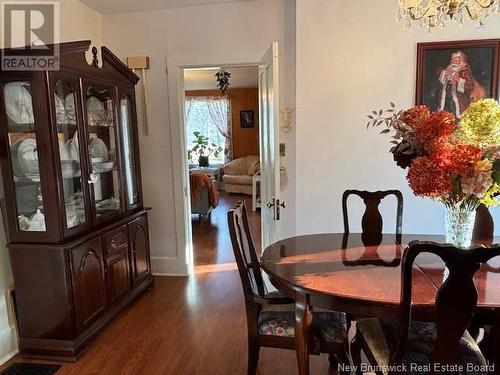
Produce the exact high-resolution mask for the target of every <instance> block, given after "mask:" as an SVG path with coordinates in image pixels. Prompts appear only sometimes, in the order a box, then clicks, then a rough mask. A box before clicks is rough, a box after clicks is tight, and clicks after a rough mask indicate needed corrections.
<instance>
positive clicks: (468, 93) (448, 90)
mask: <svg viewBox="0 0 500 375" xmlns="http://www.w3.org/2000/svg"><path fill="white" fill-rule="evenodd" d="M417 50H418V52H417V93H416V104H417V105H420V104H425V105H427V106H429V107H430V109H431V110H432V111H438V110H445V111H448V112H451V113H454V114H455V115H456V116H457V117H458V118H459V117H460V116H461V114H462V113H463V112H464V111H465V110H466V109H467V108H468V107H469V105H470V104H471V103H472V102H474V101H476V100H479V99H483V98H495V99H497V100H498V90H499V87H500V81H499V78H500V75H499V69H500V65H499V60H500V39H487V40H466V41H456V42H433V43H419V44H418V47H417Z"/></svg>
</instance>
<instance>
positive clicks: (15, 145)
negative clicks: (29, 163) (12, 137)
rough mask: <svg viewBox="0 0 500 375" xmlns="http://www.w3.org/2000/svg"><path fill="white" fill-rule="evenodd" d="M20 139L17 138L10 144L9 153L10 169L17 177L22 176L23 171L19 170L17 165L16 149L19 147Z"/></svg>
mask: <svg viewBox="0 0 500 375" xmlns="http://www.w3.org/2000/svg"><path fill="white" fill-rule="evenodd" d="M21 142H22V140H18V141H17V142H15V143H13V144H12V145H11V146H10V155H11V159H12V170H13V172H14V175H16V176H17V177H20V178H22V177H24V173H23V171H22V170H21V167H20V166H19V158H18V157H17V155H18V152H19V151H18V149H19V145H20V144H21Z"/></svg>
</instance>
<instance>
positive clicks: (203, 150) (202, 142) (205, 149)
mask: <svg viewBox="0 0 500 375" xmlns="http://www.w3.org/2000/svg"><path fill="white" fill-rule="evenodd" d="M193 135H194V141H193V144H194V146H193V147H192V148H191V149H189V150H188V160H190V161H193V155H194V154H197V155H198V156H210V155H212V154H213V155H214V156H215V157H216V158H218V157H219V155H220V153H221V152H223V151H224V149H223V148H222V146H219V147H217V145H216V144H215V143H213V142H212V143H210V142H209V141H210V140H209V139H208V137H205V136H204V135H202V134H201V133H200V132H199V131H195V132H193Z"/></svg>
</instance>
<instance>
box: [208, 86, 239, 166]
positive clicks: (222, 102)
mask: <svg viewBox="0 0 500 375" xmlns="http://www.w3.org/2000/svg"><path fill="white" fill-rule="evenodd" d="M206 102H207V106H208V113H209V115H210V118H211V119H212V122H213V123H214V125H215V127H216V128H217V129H218V130H219V132H220V133H221V134H222V136H223V137H224V139H225V145H224V159H225V162H226V163H228V162H230V161H231V160H232V155H233V149H232V144H231V121H230V118H231V116H230V110H231V108H230V107H231V106H230V100H229V98H228V97H227V96H223V97H208V98H206Z"/></svg>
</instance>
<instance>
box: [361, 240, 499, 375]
mask: <svg viewBox="0 0 500 375" xmlns="http://www.w3.org/2000/svg"><path fill="white" fill-rule="evenodd" d="M421 253H431V254H435V255H437V256H438V257H440V258H441V259H442V260H443V261H444V262H445V264H446V267H447V268H448V270H449V276H448V277H447V279H446V281H445V282H444V283H443V285H442V286H441V287H440V288H439V290H438V291H437V294H436V299H435V306H436V310H435V311H436V313H435V322H421V321H413V320H412V319H411V316H412V275H413V263H414V261H415V258H416V257H417V256H418V255H419V254H421ZM498 255H500V247H499V246H498V245H495V246H492V247H476V248H471V249H467V250H463V249H460V248H456V247H454V246H452V245H449V244H437V243H433V242H418V241H414V242H412V243H410V245H409V247H408V248H407V249H406V250H405V252H404V254H403V259H402V268H401V306H400V313H399V318H398V319H387V318H384V319H379V318H376V319H375V318H374V319H362V320H359V321H358V322H357V331H356V337H355V340H354V341H353V342H352V344H351V352H352V356H353V361H354V364H355V365H358V366H359V365H360V363H361V355H360V354H361V349H362V350H363V351H364V352H365V354H366V356H367V358H368V359H369V361H370V363H371V364H372V365H374V366H382V367H383V366H388V365H396V364H406V366H408V367H409V366H410V364H411V363H414V364H417V365H428V364H430V363H439V364H442V365H450V366H451V365H465V364H466V363H469V364H474V365H478V366H485V365H486V364H487V362H486V359H485V357H484V356H483V353H481V350H480V349H479V346H478V345H477V343H476V341H475V340H474V339H473V338H472V336H471V335H470V334H469V332H468V331H467V327H468V325H469V323H470V322H471V320H472V318H473V315H474V311H475V308H476V304H477V297H478V295H477V290H476V287H475V284H474V280H473V278H474V275H475V273H476V271H477V270H478V269H479V268H480V267H481V265H482V264H484V263H486V262H488V261H489V260H490V259H492V258H493V257H496V256H498ZM359 373H360V372H359V371H358V374H359ZM378 373H382V372H378ZM447 373H450V372H447ZM451 373H454V372H451Z"/></svg>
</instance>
